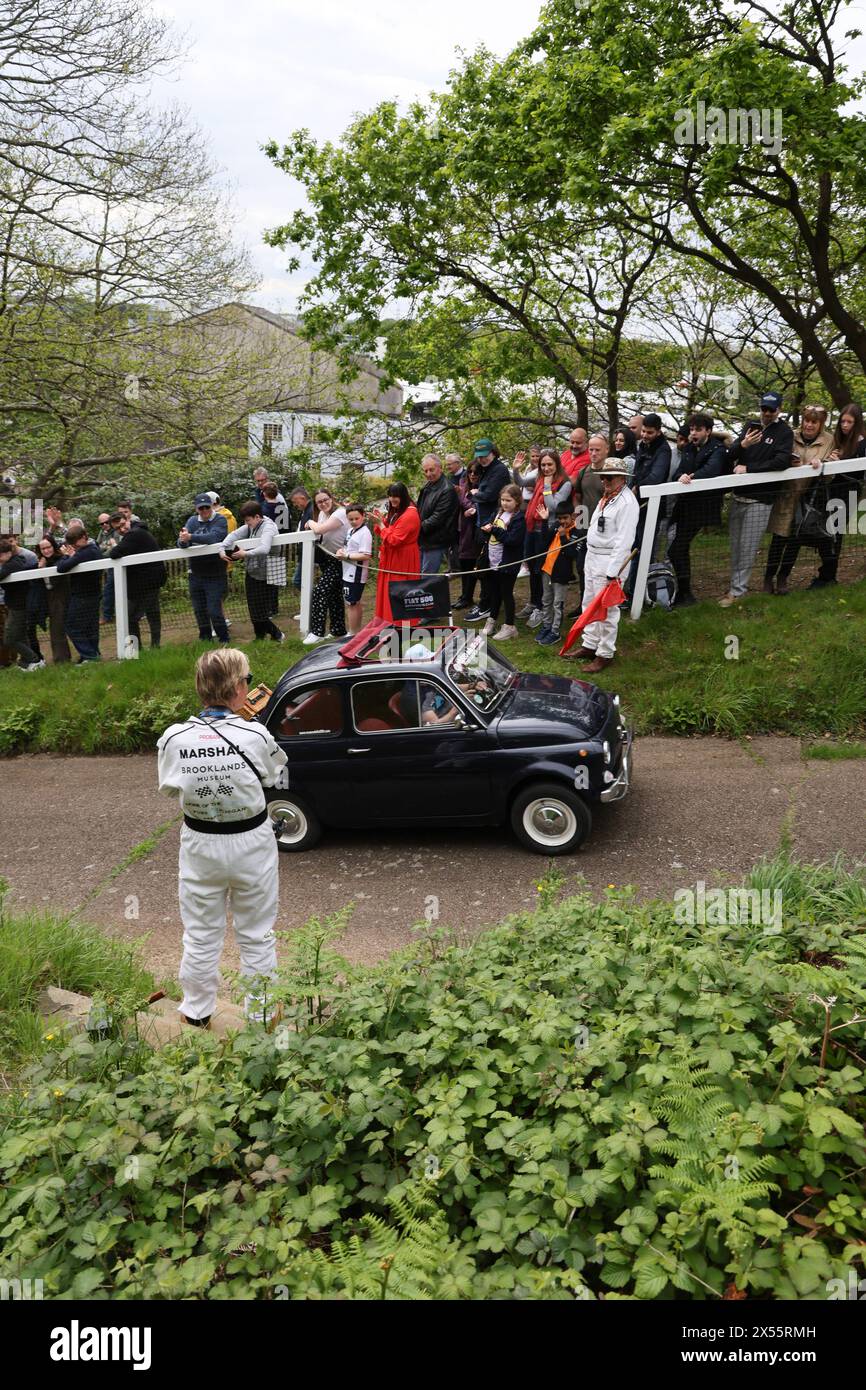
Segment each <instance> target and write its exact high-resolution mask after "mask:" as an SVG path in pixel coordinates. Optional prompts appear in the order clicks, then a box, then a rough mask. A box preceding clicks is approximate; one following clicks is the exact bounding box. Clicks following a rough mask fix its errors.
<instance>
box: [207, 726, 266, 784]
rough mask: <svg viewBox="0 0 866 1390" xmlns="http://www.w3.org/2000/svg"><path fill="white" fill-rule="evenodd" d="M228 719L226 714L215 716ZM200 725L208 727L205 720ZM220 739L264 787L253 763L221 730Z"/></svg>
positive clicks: (263, 780)
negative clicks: (232, 750) (221, 738)
mask: <svg viewBox="0 0 866 1390" xmlns="http://www.w3.org/2000/svg"><path fill="white" fill-rule="evenodd" d="M228 717H229V716H228V714H218V715H217V716H216V718H217V719H227V718H228ZM202 723H204V724H208V726H209V721H208V720H207V719H202ZM222 737H223V738H224V739H225V741H226V743H227V744H228V746H229V748H233V749H234V751H235V752H236V753H237V755H238V757H239V758H243V760H244V762H245V763H246V765H247V767H248V768H249V769H250V771H251V772H254V773H255V775H256V777H257V778H258V779H259V782H260V783H261V785H262V786H264V785H265V779H264V777H263V776H262V774H261V773H260V772H259V770H258V768H257V767H256V765H255V763H254V762H252V761H251V760H250V759H249V758H248V757H247V755H246V753H245V752H244V750H243V749H242V748H238V746H237V744H236V743H232V741H231V739H230V738H229V736H228V734H227V733H226V731H225V729H223V731H222Z"/></svg>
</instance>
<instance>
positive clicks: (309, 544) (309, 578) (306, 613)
mask: <svg viewBox="0 0 866 1390" xmlns="http://www.w3.org/2000/svg"><path fill="white" fill-rule="evenodd" d="M315 547H316V538H315V536H314V535H313V532H312V531H305V532H304V534H303V536H302V538H301V621H300V629H301V636H302V637H306V636H307V633H308V632H309V631H310V605H311V603H312V598H313V572H314V569H315Z"/></svg>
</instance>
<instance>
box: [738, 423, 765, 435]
mask: <svg viewBox="0 0 866 1390" xmlns="http://www.w3.org/2000/svg"><path fill="white" fill-rule="evenodd" d="M762 429H763V425H762V424H761V422H760V421H759V420H747V421H746V423H745V425H744V426H743V434H748V432H749V430H762Z"/></svg>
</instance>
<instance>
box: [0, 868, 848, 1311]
mask: <svg viewBox="0 0 866 1390" xmlns="http://www.w3.org/2000/svg"><path fill="white" fill-rule="evenodd" d="M752 886H753V887H755V889H758V890H759V889H762V888H763V889H766V890H767V891H775V890H777V889H778V890H779V891H781V892H782V894H783V904H784V923H783V929H782V930H781V931H779V932H778V933H774V932H773V931H770V932H765V931H764V930H762V928H761V927H752V926H750V925H747V924H745V923H744V924H742V925H728V926H724V927H722V926H712V925H703V926H700V925H697V926H688V925H681V924H680V923H679V922H678V921H677V920H676V917H675V913H674V910H673V909H672V907H671V905H669V904H667V905H666V904H662V903H652V904H648V905H643V904H638V903H637V902H636V901H635V898H634V895H633V893H632V892H631V891H630V890H624V891H615V890H614V891H609V892H608V893H607V894H606V895H605V897H604V900H603V901H602V902H601V903H600V904H599V903H596V902H594V901H592V900H591V899H590V898H589V897H588V896H578V897H572V898H570V899H568V900H567V901H564V902H559V901H557V898H558V894H559V884H558V881H557V880H556V879H555V878H548V879H547V880H545V881H543V882H542V884H541V885H540V890H541V905H540V907H539V908H538V910H537V911H535V912H532V913H526V914H523V915H521V916H518V917H515V918H512V919H511V920H509V921H508V922H506V923H505V924H503V925H502V926H501V927H498V928H496V929H494V930H492V931H490V932H488V933H486V934H485V935H483V936H481V937H479V938H478V939H477V941H476V942H475V943H474V944H473V945H472V946H471V947H469V948H465V947H458V946H455V945H453V944H449V943H448V942H447V940H445V939H444V938H443V937H442V936H440V935H438V934H433V935H430V936H428V937H427V938H426V939H424V940H422V941H421V942H420V943H419V945H418V946H417V947H416V948H414V949H413V950H412V951H409V952H406V953H403V954H402V955H401V956H399V957H396V958H394V959H392V960H391V961H389V962H388V963H386V964H384V965H381V966H379V967H376V968H374V969H353V968H351V967H349V966H348V965H347V964H346V963H345V962H344V961H341V959H340V957H339V956H338V955H337V954H336V953H335V951H334V949H333V944H332V943H333V941H334V939H335V938H336V936H337V935H338V934H339V933H340V932H342V931H343V930H344V927H345V920H344V915H343V916H338V917H337V918H336V919H335V920H333V921H331V922H329V923H328V922H326V923H325V924H321V923H319V922H317V921H313V922H311V923H310V924H309V926H308V927H307V928H305V929H304V930H302V931H300V932H297V933H292V935H291V942H292V953H291V959H290V962H289V965H288V967H287V968H286V970H285V972H284V973H283V976H282V981H281V986H280V988H281V992H282V994H283V996H284V1000H285V1014H284V1020H283V1022H282V1024H280V1025H279V1027H278V1028H277V1030H276V1031H275V1032H274V1033H273V1034H267V1033H265V1032H263V1031H261V1030H257V1029H250V1030H248V1031H246V1032H244V1033H241V1034H238V1035H237V1036H235V1037H234V1038H232V1039H229V1040H227V1041H217V1040H216V1039H214V1038H212V1037H209V1036H208V1035H206V1034H205V1035H202V1034H198V1033H196V1034H195V1036H192V1037H189V1038H184V1039H183V1040H182V1041H181V1043H180V1044H178V1045H175V1046H172V1047H169V1048H166V1049H165V1050H163V1051H162V1052H160V1053H156V1054H147V1053H144V1052H142V1050H141V1049H138V1048H136V1047H135V1046H134V1045H131V1044H126V1045H125V1046H124V1045H121V1044H117V1043H110V1042H109V1043H104V1044H96V1045H94V1044H92V1043H90V1042H88V1041H87V1040H79V1041H76V1042H75V1043H74V1044H72V1045H70V1046H68V1047H66V1048H65V1049H64V1050H63V1051H61V1052H60V1053H59V1054H57V1055H55V1056H53V1057H51V1058H49V1059H43V1060H42V1061H41V1062H40V1064H39V1065H38V1066H37V1067H36V1068H35V1069H34V1071H33V1074H32V1076H31V1078H30V1079H29V1082H28V1083H27V1084H28V1092H27V1094H26V1095H24V1094H21V1095H19V1096H18V1097H17V1098H16V1099H15V1101H14V1104H12V1106H11V1109H10V1114H9V1118H8V1122H7V1127H6V1131H5V1136H4V1139H3V1142H2V1146H0V1163H2V1166H3V1169H4V1173H5V1186H4V1192H3V1197H2V1199H0V1238H2V1241H3V1243H4V1246H5V1257H4V1264H5V1268H4V1270H3V1273H4V1274H12V1275H17V1276H19V1277H24V1276H27V1277H39V1278H42V1279H43V1280H44V1283H45V1290H46V1295H47V1296H49V1297H57V1296H64V1295H65V1296H88V1297H91V1298H105V1299H107V1298H120V1299H131V1298H132V1299H134V1298H207V1299H228V1298H246V1299H252V1298H271V1299H279V1298H283V1297H288V1298H325V1297H337V1296H338V1297H349V1298H425V1297H436V1298H449V1299H455V1298H471V1299H489V1298H494V1299H503V1298H504V1299H512V1298H529V1299H536V1298H538V1299H541V1298H544V1299H551V1298H552V1299H566V1298H574V1297H581V1298H590V1299H594V1298H598V1297H605V1298H612V1297H613V1298H616V1297H630V1298H638V1299H704V1298H719V1297H721V1296H723V1294H724V1293H725V1292H726V1290H729V1289H731V1286H735V1288H736V1290H739V1291H743V1292H745V1293H746V1294H748V1295H749V1296H752V1297H769V1298H796V1299H822V1298H825V1297H827V1284H828V1281H829V1280H830V1279H832V1278H843V1279H844V1278H845V1277H846V1276H847V1272H848V1269H849V1266H852V1265H853V1266H857V1267H858V1270H857V1272H858V1273H861V1272H862V1268H861V1266H862V1257H863V1246H862V1244H860V1240H861V1236H862V1228H863V1220H864V1215H866V1212H864V1196H863V1182H862V1173H863V1169H864V1164H866V1141H864V1119H866V1092H864V1083H866V1078H864V1065H863V1042H862V1037H863V1022H862V1019H863V1016H864V1014H866V935H864V927H866V889H864V883H863V880H862V878H860V877H858V876H856V875H851V874H848V873H846V872H845V871H844V870H843V868H842V866H841V865H839V864H833V865H828V866H825V867H824V868H819V869H806V868H802V867H799V866H797V865H794V864H791V863H789V862H788V861H787V860H785V859H782V860H779V861H776V862H774V863H772V864H764V865H761V866H759V868H758V870H756V873H755V876H754V879H753V885H752ZM858 1018H859V1020H860V1021H859V1022H858V1021H857V1020H858Z"/></svg>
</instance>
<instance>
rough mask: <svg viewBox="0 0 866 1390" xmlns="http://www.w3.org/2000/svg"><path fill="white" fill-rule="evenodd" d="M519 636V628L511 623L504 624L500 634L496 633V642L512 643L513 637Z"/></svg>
mask: <svg viewBox="0 0 866 1390" xmlns="http://www.w3.org/2000/svg"><path fill="white" fill-rule="evenodd" d="M516 636H517V628H516V627H514V626H513V625H512V624H511V623H503V624H502V627H501V628H500V629H499V631H498V632H494V634H493V640H494V642H510V641H511V638H512V637H516Z"/></svg>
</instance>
